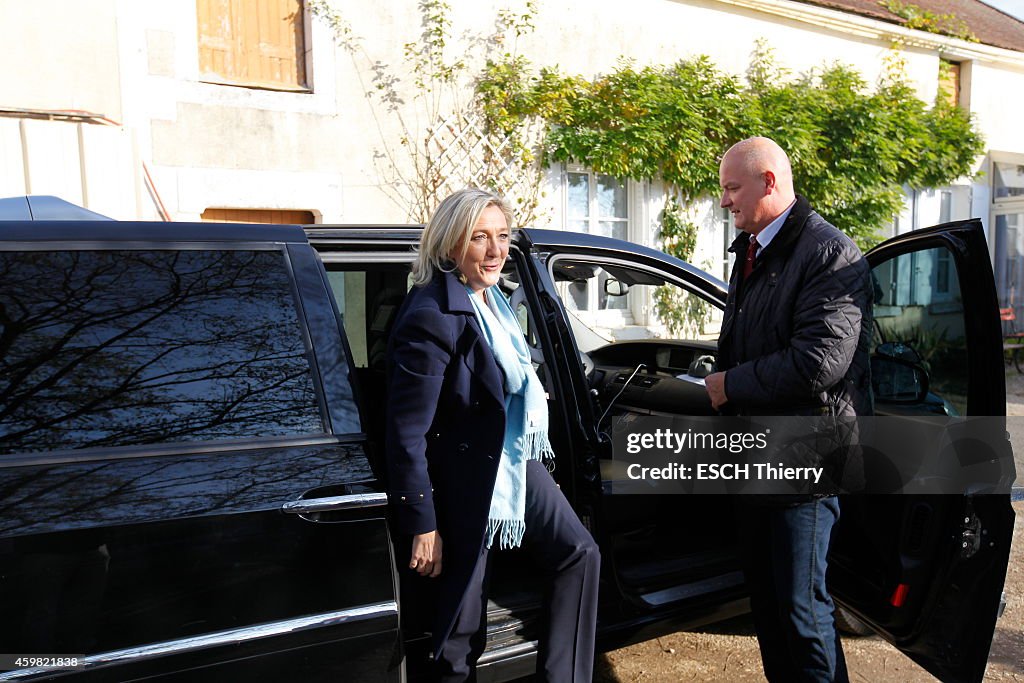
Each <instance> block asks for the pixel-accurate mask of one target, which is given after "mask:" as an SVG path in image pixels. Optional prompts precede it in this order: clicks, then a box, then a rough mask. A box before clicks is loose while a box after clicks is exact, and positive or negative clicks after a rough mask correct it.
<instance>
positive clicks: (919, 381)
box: [871, 355, 928, 403]
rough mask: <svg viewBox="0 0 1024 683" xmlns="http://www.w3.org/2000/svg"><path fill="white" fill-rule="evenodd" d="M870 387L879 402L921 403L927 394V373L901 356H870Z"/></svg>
mask: <svg viewBox="0 0 1024 683" xmlns="http://www.w3.org/2000/svg"><path fill="white" fill-rule="evenodd" d="M871 388H872V390H873V391H874V394H875V401H878V402H879V403H921V402H923V401H924V399H925V397H926V396H927V395H928V373H927V372H925V370H924V368H922V367H921V366H920V365H917V364H916V363H912V362H910V361H907V360H903V359H902V358H893V357H891V356H881V355H875V356H872V357H871Z"/></svg>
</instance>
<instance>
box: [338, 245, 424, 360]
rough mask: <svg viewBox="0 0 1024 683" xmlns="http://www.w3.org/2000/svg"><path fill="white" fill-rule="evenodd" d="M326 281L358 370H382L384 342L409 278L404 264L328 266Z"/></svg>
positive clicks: (406, 288)
mask: <svg viewBox="0 0 1024 683" xmlns="http://www.w3.org/2000/svg"><path fill="white" fill-rule="evenodd" d="M326 265H327V279H328V281H329V282H330V285H331V291H332V292H333V294H334V300H335V301H336V302H337V304H338V311H339V312H340V313H341V318H342V321H343V323H344V325H345V334H346V336H347V337H348V343H349V346H350V347H351V349H352V361H353V363H354V364H355V367H357V368H367V367H373V368H376V369H380V370H383V369H384V366H385V364H386V361H387V341H388V335H389V334H390V333H391V326H392V325H394V322H395V319H396V318H397V317H398V310H399V308H401V306H402V301H403V300H404V299H405V295H406V293H407V292H408V291H409V287H410V286H411V285H410V276H409V266H408V265H407V264H379V263H376V264H375V263H358V264H355V263H328V264H326Z"/></svg>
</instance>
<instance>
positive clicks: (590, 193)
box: [561, 164, 649, 326]
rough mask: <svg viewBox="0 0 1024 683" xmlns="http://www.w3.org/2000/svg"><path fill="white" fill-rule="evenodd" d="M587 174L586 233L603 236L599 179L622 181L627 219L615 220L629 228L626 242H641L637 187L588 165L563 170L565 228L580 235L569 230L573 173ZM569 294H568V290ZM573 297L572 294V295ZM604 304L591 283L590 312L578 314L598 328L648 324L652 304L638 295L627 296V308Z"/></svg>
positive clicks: (575, 165) (589, 289)
mask: <svg viewBox="0 0 1024 683" xmlns="http://www.w3.org/2000/svg"><path fill="white" fill-rule="evenodd" d="M570 173H577V174H585V175H586V176H587V177H588V183H587V205H588V206H587V216H586V221H587V230H586V232H585V233H584V234H590V235H601V234H602V233H601V232H599V231H597V227H598V226H599V224H600V223H601V222H602V217H601V216H600V215H599V212H598V211H597V177H598V176H606V177H609V178H614V179H615V180H617V181H618V182H620V183H622V186H623V189H624V190H625V206H624V208H625V211H626V217H625V218H624V219H622V218H618V217H615V218H614V219H613V220H615V221H616V222H620V221H621V222H623V223H625V226H626V237H625V239H626V241H628V242H633V243H639V240H638V239H637V234H636V233H637V219H636V216H637V213H638V210H637V209H638V206H637V204H638V202H637V195H638V194H639V192H638V191H637V187H636V184H635V183H634V181H632V180H630V179H629V178H617V177H615V176H612V175H610V174H607V173H598V172H596V171H594V170H593V169H591V168H589V167H587V166H584V165H582V164H565V165H564V168H563V170H562V174H561V175H562V177H561V185H562V229H563V230H565V231H566V232H580V231H578V230H576V229H574V228H570V227H569V221H570V217H569V174H570ZM566 294H568V291H566ZM570 296H571V295H570ZM599 301H600V292H598V288H597V283H596V282H594V283H588V284H587V307H586V309H580V310H578V311H577V312H578V313H581V314H582V315H583V316H584V317H585V318H587V319H588V320H589V321H590V322H592V323H593V324H595V325H598V326H605V325H613V326H620V325H640V324H643V322H644V318H645V315H644V310H645V308H646V307H647V306H648V305H649V302H648V301H643V300H641V299H640V298H638V296H637V295H636V294H634V293H629V294H627V295H626V305H625V307H624V308H613V309H601V308H598V304H599Z"/></svg>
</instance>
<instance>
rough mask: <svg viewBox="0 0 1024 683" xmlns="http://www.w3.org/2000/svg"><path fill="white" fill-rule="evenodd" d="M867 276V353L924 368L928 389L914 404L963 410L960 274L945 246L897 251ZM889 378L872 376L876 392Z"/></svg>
mask: <svg viewBox="0 0 1024 683" xmlns="http://www.w3.org/2000/svg"><path fill="white" fill-rule="evenodd" d="M872 275H873V277H874V287H875V292H874V299H875V305H874V318H875V329H874V338H873V341H872V345H873V348H872V353H873V354H882V355H887V356H891V357H894V358H897V359H899V360H901V361H904V362H906V363H909V364H911V365H913V366H917V367H919V368H921V369H923V370H924V374H925V375H926V378H927V380H926V381H927V388H928V392H927V395H926V396H925V397H924V399H923V404H922V406H920V407H923V408H928V412H936V413H940V414H947V415H958V414H959V415H963V414H965V413H966V410H967V379H968V364H967V335H966V326H965V323H964V307H963V298H962V296H961V294H960V279H959V277H958V275H957V269H956V264H955V260H954V259H953V255H952V253H951V252H950V251H949V250H948V249H947V248H945V247H936V248H933V249H926V250H922V251H916V252H912V253H909V254H901V255H899V256H896V257H894V258H891V259H888V260H886V261H883V262H882V263H879V264H878V265H876V266H875V267H874V268H873V269H872ZM886 367H889V366H886ZM892 367H893V368H895V367H896V366H892ZM907 367H909V366H907ZM876 374H878V373H876ZM904 374H906V370H904ZM891 379H892V378H887V377H884V376H879V377H875V378H874V383H875V387H876V394H877V392H878V391H879V388H880V387H882V388H883V389H884V387H886V386H888V385H887V384H886V382H889V380H891ZM896 379H898V378H896ZM890 384H892V386H895V385H896V384H897V383H893V382H890ZM904 384H905V383H904Z"/></svg>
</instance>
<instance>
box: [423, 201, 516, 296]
mask: <svg viewBox="0 0 1024 683" xmlns="http://www.w3.org/2000/svg"><path fill="white" fill-rule="evenodd" d="M489 206H496V207H498V208H499V209H501V212H502V213H503V214H505V220H506V221H507V222H508V225H509V228H511V227H512V207H511V206H509V204H508V202H506V201H505V200H504V199H502V198H501V197H499V196H498V195H496V194H494V193H492V192H488V191H486V190H480V189H478V188H475V187H470V188H466V189H465V190H459V191H458V192H454V193H452V194H450V195H448V196H447V197H445V198H444V200H443V201H442V202H441V203H440V204H439V205H438V207H437V209H435V210H434V214H433V215H432V216H431V217H430V222H429V223H427V227H426V228H424V229H423V235H422V236H421V237H420V246H419V249H417V252H416V260H415V261H413V264H412V281H413V284H414V285H416V286H417V287H423V286H424V285H426V284H427V283H429V282H430V281H431V280H433V279H434V273H435V272H436V271H438V270H440V271H443V272H451V270H452V269H453V268H454V267H455V264H454V263H453V262H452V260H451V254H454V253H456V252H458V253H459V254H460V255H462V254H465V253H466V250H467V249H468V248H469V238H470V237H471V236H472V234H473V228H475V227H476V224H477V221H479V220H480V216H481V215H482V214H483V212H484V211H485V210H486V209H487V207H489Z"/></svg>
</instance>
